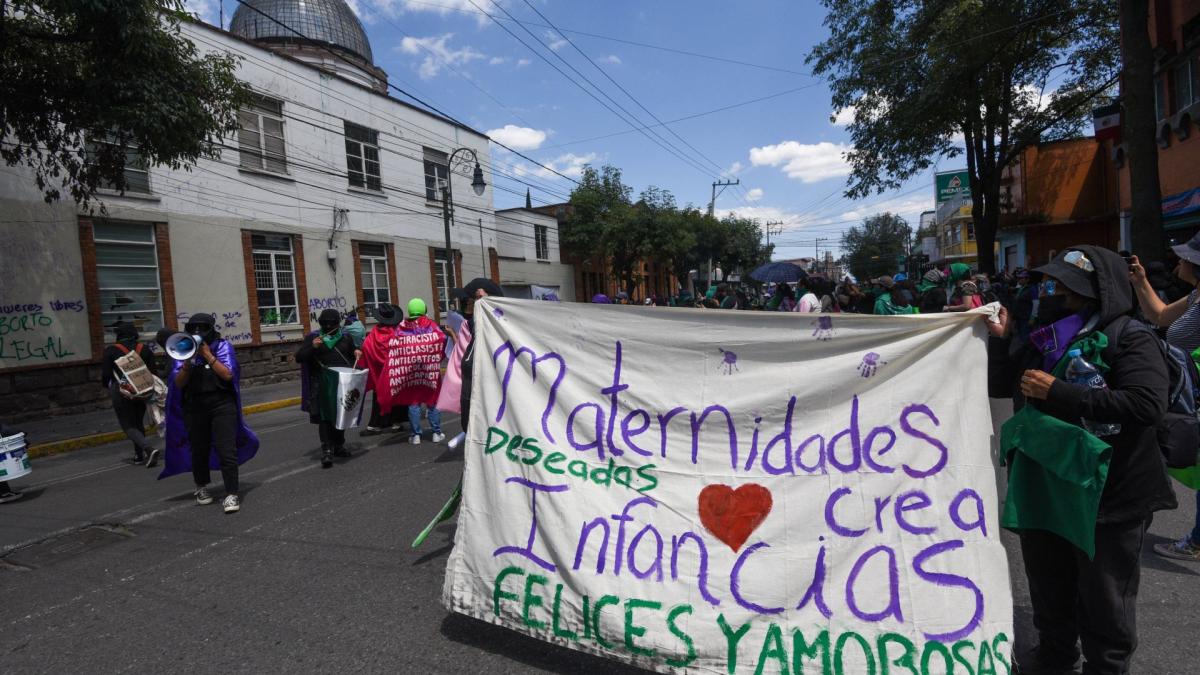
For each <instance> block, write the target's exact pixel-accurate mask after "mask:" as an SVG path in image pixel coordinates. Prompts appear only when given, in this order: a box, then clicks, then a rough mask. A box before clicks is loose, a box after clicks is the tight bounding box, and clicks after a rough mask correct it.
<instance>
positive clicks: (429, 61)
mask: <svg viewBox="0 0 1200 675" xmlns="http://www.w3.org/2000/svg"><path fill="white" fill-rule="evenodd" d="M452 37H454V33H446V34H445V35H440V36H438V37H432V36H431V37H423V38H414V37H405V38H404V39H403V40H401V41H400V51H402V52H404V53H405V54H414V55H420V54H424V55H425V58H424V59H423V60H422V61H421V65H420V66H419V67H418V68H417V73H418V74H419V75H420V76H421V79H422V80H428V79H432V78H434V77H436V76H437V74H438V73H439V72H441V70H442V67H443V66H445V65H447V64H449V65H451V66H463V65H466V64H468V63H470V62H471V61H474V60H476V59H485V58H487V56H486V55H485V54H483V53H481V52H479V51H477V50H475V49H474V48H473V47H470V46H466V47H463V48H462V49H451V48H449V47H447V46H446V43H447V42H448V41H449V40H450V38H452Z"/></svg>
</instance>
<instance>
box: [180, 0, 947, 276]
mask: <svg viewBox="0 0 1200 675" xmlns="http://www.w3.org/2000/svg"><path fill="white" fill-rule="evenodd" d="M473 1H474V5H473V4H472V0H350V1H349V4H350V5H351V7H352V8H353V9H354V10H355V12H356V13H357V14H358V15H359V17H360V18H361V19H362V21H363V23H364V25H365V27H366V30H367V34H368V36H369V37H370V39H371V44H372V48H373V50H374V53H375V62H376V65H378V66H380V67H382V68H383V69H384V70H386V71H387V72H388V74H389V77H390V81H391V82H392V83H393V84H394V85H396V86H397V87H400V88H401V89H404V90H406V91H411V92H412V93H414V94H416V95H417V96H419V97H421V98H423V99H425V100H427V101H430V102H431V103H433V104H434V105H435V106H437V107H439V108H441V109H442V110H445V111H446V112H447V113H449V114H451V115H454V116H455V117H457V118H458V119H460V120H462V121H463V122H466V123H467V124H470V125H472V126H474V127H475V128H477V129H479V130H481V131H485V132H487V133H489V135H492V136H493V137H495V138H498V139H500V140H502V141H503V142H505V143H506V144H507V145H509V146H512V147H513V148H516V149H518V150H521V151H522V152H523V153H524V154H526V155H528V156H530V157H533V158H535V159H537V160H538V161H539V162H542V163H543V164H545V165H547V166H550V167H553V168H554V169H556V170H557V171H560V172H561V173H564V174H567V175H570V176H577V175H578V172H579V170H580V167H581V166H582V165H583V164H585V163H591V164H593V165H595V166H599V165H601V164H605V163H609V164H613V165H615V166H617V167H620V168H621V170H622V171H623V172H624V179H625V182H626V183H627V184H629V185H631V186H633V188H634V191H635V193H636V192H640V191H641V190H642V189H643V188H645V187H646V186H649V185H656V186H658V187H662V188H666V189H668V190H670V191H671V192H672V193H673V194H674V195H675V197H676V199H677V200H678V202H679V203H680V204H681V205H684V204H688V203H691V204H695V205H697V206H701V207H704V206H706V205H707V203H708V201H709V195H710V190H711V183H712V182H713V181H714V180H716V179H719V178H732V179H739V180H740V181H741V185H740V186H738V187H735V188H729V189H727V190H726V191H725V192H724V193H723V194H722V195H721V196H720V197H719V198H718V200H717V210H718V214H722V213H725V212H728V211H734V212H736V213H738V214H739V215H744V216H747V217H751V218H758V219H760V221H761V222H764V223H765V222H766V221H768V220H771V221H779V220H782V221H784V226H783V227H784V231H783V234H782V235H779V236H776V237H773V240H774V241H776V242H778V243H779V244H780V246H779V248H777V254H776V257H777V258H787V257H798V256H802V255H805V256H810V255H812V254H813V252H814V250H815V248H816V246H818V245H819V246H820V249H821V250H822V251H824V250H827V249H830V248H832V249H833V250H834V253H835V255H836V254H837V253H838V251H837V242H838V239H839V237H840V233H841V231H842V230H843V229H844V228H846V227H848V226H850V225H853V224H856V223H857V222H859V221H861V219H862V218H863V217H865V216H867V215H871V214H873V213H877V212H880V211H884V210H892V211H894V212H898V213H900V214H901V215H903V216H904V217H905V218H907V219H908V220H909V222H910V224H912V225H913V226H914V227H915V226H916V222H917V218H918V215H919V213H920V212H921V211H923V210H926V209H929V208H932V204H933V186H932V180H933V179H932V174H929V175H925V176H921V177H919V178H918V179H914V180H913V181H910V183H909V184H907V185H906V186H904V187H903V188H901V189H900V190H897V191H895V192H892V193H887V194H884V195H879V196H876V197H872V198H868V199H865V200H861V201H857V202H851V201H849V200H846V199H844V198H843V197H842V194H841V189H842V187H843V185H844V181H845V176H846V174H847V173H848V170H849V169H848V167H847V165H846V164H845V162H844V161H843V159H842V152H843V151H844V150H845V149H846V148H847V143H848V142H849V136H848V134H847V133H846V130H845V128H844V125H843V124H839V123H837V122H831V120H830V117H831V115H832V114H833V112H834V111H832V110H831V106H830V95H829V90H828V88H827V87H826V86H825V84H824V83H822V82H820V81H819V80H817V79H816V78H813V77H811V76H810V75H808V74H807V73H808V72H809V69H808V67H807V66H806V65H805V64H804V57H805V55H806V54H807V53H808V51H809V49H810V48H811V47H812V46H813V45H814V44H816V43H817V42H819V41H820V40H821V39H823V37H824V35H825V28H824V26H823V25H822V20H823V18H824V10H823V8H821V7H820V5H819V4H817V3H816V2H815V1H813V0H803V1H799V2H798V1H796V0H761V1H753V2H746V3H738V4H736V5H730V4H728V3H719V2H709V1H708V0H703V1H701V0H690V1H688V0H655V1H654V2H637V1H634V0H604V1H603V2H599V1H595V2H583V1H579V0H529V2H530V3H532V6H533V8H536V9H537V10H538V11H540V12H541V13H542V14H543V15H544V16H545V19H543V18H542V17H540V16H538V15H537V14H536V13H535V11H534V9H532V8H531V7H530V5H529V4H526V1H525V0H497V2H498V4H499V5H500V8H497V7H496V6H494V5H493V3H492V2H491V1H490V0H473ZM476 5H477V6H478V7H481V8H484V9H486V10H487V11H488V12H490V13H492V14H493V15H494V16H496V17H497V18H499V19H500V21H499V23H498V22H496V21H493V20H492V19H490V18H488V17H487V16H485V15H483V14H482V13H480V11H479V10H478V9H477V8H476ZM189 7H191V8H193V10H196V11H198V12H199V13H200V14H201V16H202V17H203V18H204V19H206V20H208V21H210V22H211V23H216V22H217V7H218V4H217V0H189ZM236 8H237V0H229V1H228V2H225V12H226V14H225V17H226V21H228V18H229V17H230V16H231V15H232V12H233V10H234V9H236ZM502 10H507V12H509V13H510V14H511V15H512V16H513V17H515V19H516V20H517V21H519V22H520V23H517V21H513V20H511V19H509V17H508V16H506V15H505V14H504V11H502ZM547 20H549V22H550V23H553V24H554V25H555V26H557V27H558V28H560V29H562V33H559V32H557V31H554V30H552V29H550V28H548V27H547V25H548V24H547ZM521 24H524V27H522V25H521ZM501 25H503V26H504V27H507V28H508V29H509V30H510V31H512V33H515V34H516V35H517V36H519V37H520V38H521V39H522V40H524V41H525V42H526V43H528V44H529V45H531V46H533V47H534V48H535V49H536V51H537V53H534V51H532V50H530V49H529V47H527V46H525V45H522V44H521V43H520V42H518V41H517V39H515V38H514V37H513V36H512V35H510V34H509V33H508V32H506V31H505V30H504V28H502V27H501ZM526 28H527V29H528V31H530V32H531V33H532V35H531V34H530V32H526ZM580 31H582V32H586V33H590V34H593V35H584V34H581V32H580ZM597 36H604V37H597ZM606 38H619V39H620V40H625V41H628V42H620V41H617V40H614V39H606ZM630 42H640V43H645V44H647V45H654V46H657V47H662V48H667V49H671V50H682V51H688V52H694V53H697V54H703V55H705V56H708V57H715V58H702V57H700V56H693V55H685V54H680V53H676V52H672V51H667V50H666V49H655V48H650V47H645V46H639V45H634V44H630ZM572 43H573V45H574V46H572ZM575 47H578V49H579V50H580V51H582V54H581V53H580V51H576V49H575ZM538 54H541V56H539V55H538ZM556 56H558V57H562V58H563V59H565V60H566V61H568V62H569V63H570V64H571V65H572V66H574V68H575V69H577V70H578V71H579V73H582V75H583V76H586V78H587V79H588V80H590V81H591V82H594V83H595V84H596V85H597V86H599V87H600V88H601V89H603V90H604V91H605V92H606V93H607V94H608V95H609V96H611V97H612V99H614V100H615V101H616V102H617V103H620V104H621V106H623V107H624V109H625V110H627V111H628V113H629V114H627V115H626V118H627V119H630V118H632V119H636V120H638V122H636V123H635V124H634V126H644V125H651V124H656V122H655V121H654V119H653V118H652V117H651V115H650V114H648V113H647V112H646V110H649V111H650V112H651V113H653V114H654V115H655V116H657V117H658V119H659V120H661V121H663V122H666V123H667V127H669V129H670V130H669V131H668V130H667V129H666V128H664V127H662V126H657V127H654V131H655V132H656V133H651V132H646V133H645V134H643V133H641V132H636V131H632V130H631V123H630V122H627V121H623V120H622V119H621V118H620V117H619V116H618V115H616V114H614V113H613V112H611V111H609V110H606V109H605V108H604V107H603V106H602V105H601V104H600V103H598V102H597V101H596V100H595V99H593V98H592V97H591V96H589V95H588V94H586V93H584V91H582V90H581V89H580V88H579V87H577V86H575V85H574V84H572V83H571V82H570V81H568V79H567V78H566V77H564V76H563V75H562V74H560V73H559V72H557V71H556V70H555V69H554V68H552V67H551V66H550V65H548V64H547V63H546V61H545V60H543V59H542V57H545V59H548V60H549V61H551V62H553V63H554V64H555V65H557V66H558V67H559V68H560V69H562V70H563V71H564V72H566V73H567V75H569V76H570V77H571V78H572V79H574V80H576V81H579V82H581V83H582V84H583V85H584V86H585V87H587V86H588V85H587V83H586V82H583V78H581V77H580V75H579V74H577V73H575V72H573V71H572V70H571V69H570V68H569V67H568V66H566V65H564V64H563V63H562V62H561V61H559V60H558V58H556ZM585 56H586V58H585ZM718 59H728V60H733V61H741V62H745V63H747V64H754V65H742V64H737V63H730V62H728V61H722V60H718ZM598 68H599V69H603V71H604V73H607V75H608V76H609V77H611V78H612V80H614V81H615V82H616V83H618V84H619V85H620V86H621V87H623V88H624V89H625V90H627V91H628V93H629V94H631V95H632V96H633V98H634V99H636V102H635V101H634V100H631V99H630V97H629V96H627V95H626V94H625V93H623V92H621V91H620V89H618V87H617V86H616V85H614V84H613V82H612V81H609V80H608V79H606V78H605V76H604V75H603V74H601V72H600V70H598ZM791 90H795V91H791ZM783 92H790V93H783ZM597 96H599V98H601V100H604V101H605V102H606V103H607V104H608V105H609V106H612V107H613V108H614V109H616V110H618V111H620V108H618V107H617V106H616V105H614V104H613V103H612V102H610V101H608V99H606V98H604V97H603V96H602V95H599V94H597ZM763 97H771V98H769V99H767V100H763V101H759V102H755V103H748V104H746V105H740V106H737V107H733V108H731V109H728V110H724V111H721V112H715V113H712V114H707V115H702V116H697V117H695V118H694V119H687V120H683V121H678V122H672V120H676V119H678V118H683V117H688V116H692V115H697V114H699V113H706V112H709V111H713V110H716V109H719V108H724V107H726V106H732V105H735V104H739V103H743V102H747V101H751V100H754V99H760V98H763ZM639 104H640V106H645V109H646V110H643V109H642V107H640V106H639ZM622 114H625V113H622ZM622 132H624V133H622ZM671 132H674V134H678V137H676V136H675V135H673V134H672V133H671ZM647 135H649V136H650V137H651V138H648V137H647ZM652 138H653V139H654V140H652ZM681 139H682V140H681ZM658 143H661V144H662V145H668V146H674V154H679V155H682V156H684V157H686V158H687V159H686V160H685V159H681V158H680V157H676V156H674V154H673V153H672V152H670V151H668V150H667V149H664V148H662V147H660V146H659V145H658ZM493 148H494V154H493V157H494V159H495V160H496V161H499V162H502V163H504V164H507V165H508V166H509V169H510V170H511V171H513V172H515V173H517V174H519V175H522V176H525V177H526V178H527V179H528V180H529V182H531V183H534V185H535V187H534V188H533V197H534V201H535V203H545V202H556V201H561V200H563V199H564V198H565V196H566V195H567V194H568V193H569V192H570V188H571V187H572V184H571V183H570V182H569V181H567V180H565V179H562V178H560V177H558V176H555V175H554V174H552V173H550V172H549V171H547V170H546V169H544V168H543V167H539V166H536V165H533V164H531V163H529V162H526V161H524V160H522V159H521V158H519V157H516V156H514V155H512V154H509V153H507V152H505V151H503V150H501V149H499V148H497V147H496V146H493ZM940 168H942V169H953V168H958V167H957V165H955V166H944V167H940ZM498 181H499V184H500V185H502V186H506V187H509V188H512V189H514V190H519V191H520V192H521V194H522V195H523V191H524V189H525V186H524V185H521V184H519V183H516V182H514V181H512V180H509V179H503V178H498ZM521 203H523V197H518V196H517V195H514V194H510V193H507V192H503V191H497V192H496V207H497V208H506V207H510V206H518V205H520V204H521ZM818 239H820V240H821V241H819V242H818V241H817V240H818Z"/></svg>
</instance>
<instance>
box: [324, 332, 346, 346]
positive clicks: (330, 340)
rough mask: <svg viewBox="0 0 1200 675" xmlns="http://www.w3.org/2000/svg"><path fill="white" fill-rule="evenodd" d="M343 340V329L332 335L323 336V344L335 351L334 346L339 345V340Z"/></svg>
mask: <svg viewBox="0 0 1200 675" xmlns="http://www.w3.org/2000/svg"><path fill="white" fill-rule="evenodd" d="M341 339H342V329H341V328H339V329H337V330H335V331H334V332H332V333H329V334H325V335H322V336H321V342H324V343H325V346H326V347H327V348H329V349H333V346H334V345H336V344H337V343H338V340H341Z"/></svg>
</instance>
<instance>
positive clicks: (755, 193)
mask: <svg viewBox="0 0 1200 675" xmlns="http://www.w3.org/2000/svg"><path fill="white" fill-rule="evenodd" d="M762 198H763V189H762V188H750V191H749V192H747V193H746V200H747V201H751V202H756V201H758V200H760V199H762Z"/></svg>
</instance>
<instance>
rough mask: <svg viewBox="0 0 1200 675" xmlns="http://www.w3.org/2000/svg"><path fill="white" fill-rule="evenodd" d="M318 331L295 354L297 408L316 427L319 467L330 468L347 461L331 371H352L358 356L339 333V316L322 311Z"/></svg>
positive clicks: (350, 342) (346, 337)
mask: <svg viewBox="0 0 1200 675" xmlns="http://www.w3.org/2000/svg"><path fill="white" fill-rule="evenodd" d="M317 325H318V326H320V330H318V331H315V332H313V333H309V334H308V335H307V336H305V338H304V341H303V342H302V343H301V344H300V349H298V350H296V357H295V358H296V363H299V364H300V369H301V372H300V375H301V379H302V381H303V382H305V383H307V385H308V386H307V387H305V389H304V391H303V392H302V393H303V394H304V395H303V396H302V397H301V402H300V408H301V410H304V411H306V412H308V421H309V422H312V423H313V424H315V425H317V434H318V436H319V437H320V439H321V466H322V467H324V468H326V469H328V468H329V467H331V466H333V458H334V457H335V456H336V457H349V456H350V452H349V451H348V450H347V449H346V431H345V430H344V429H338V428H337V426H336V424H335V423H336V421H337V409H338V398H337V394H338V380H337V377H334V376H332V374H333V373H334V372H335V371H332V370H330V369H331V368H339V367H340V368H353V367H355V365H356V364H357V363H358V359H359V358H360V357H361V356H362V351H360V350H359V349H356V348H355V347H354V339H353V338H351V337H350V335H349V334H348V333H346V331H345V330H343V329H342V315H341V313H339V312H338V311H337V310H336V309H326V310H324V311H322V312H321V315H320V316H319V317H317Z"/></svg>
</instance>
